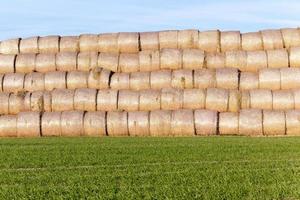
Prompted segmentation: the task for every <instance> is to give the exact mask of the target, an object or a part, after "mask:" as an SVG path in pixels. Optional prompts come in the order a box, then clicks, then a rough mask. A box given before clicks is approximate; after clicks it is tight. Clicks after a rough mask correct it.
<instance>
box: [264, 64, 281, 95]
mask: <svg viewBox="0 0 300 200" xmlns="http://www.w3.org/2000/svg"><path fill="white" fill-rule="evenodd" d="M258 77H259V88H260V89H270V90H279V89H280V82H281V81H280V70H279V69H268V68H266V69H261V70H259V73H258Z"/></svg>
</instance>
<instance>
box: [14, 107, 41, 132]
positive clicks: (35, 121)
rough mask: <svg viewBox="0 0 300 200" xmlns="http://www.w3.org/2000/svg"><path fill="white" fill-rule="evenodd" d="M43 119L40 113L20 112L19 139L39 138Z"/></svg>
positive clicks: (18, 118) (18, 119)
mask: <svg viewBox="0 0 300 200" xmlns="http://www.w3.org/2000/svg"><path fill="white" fill-rule="evenodd" d="M40 125H41V117H40V113H39V112H20V113H19V114H18V117H17V135H18V137H39V136H40V135H41V130H40Z"/></svg>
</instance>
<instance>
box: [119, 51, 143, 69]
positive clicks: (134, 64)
mask: <svg viewBox="0 0 300 200" xmlns="http://www.w3.org/2000/svg"><path fill="white" fill-rule="evenodd" d="M119 69H120V70H121V72H137V71H139V55H138V54H133V53H131V54H130V53H122V54H120V58H119Z"/></svg>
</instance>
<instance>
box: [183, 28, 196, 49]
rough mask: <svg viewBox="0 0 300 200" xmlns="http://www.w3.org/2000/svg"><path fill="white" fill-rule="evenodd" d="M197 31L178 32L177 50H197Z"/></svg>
mask: <svg viewBox="0 0 300 200" xmlns="http://www.w3.org/2000/svg"><path fill="white" fill-rule="evenodd" d="M198 40H199V31H198V30H196V29H188V30H180V31H178V48H179V49H192V48H197V47H198V43H199V41H198Z"/></svg>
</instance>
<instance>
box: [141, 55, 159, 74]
mask: <svg viewBox="0 0 300 200" xmlns="http://www.w3.org/2000/svg"><path fill="white" fill-rule="evenodd" d="M139 66H140V68H139V71H140V72H151V71H155V70H159V69H160V52H159V51H150V50H148V51H140V52H139Z"/></svg>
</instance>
